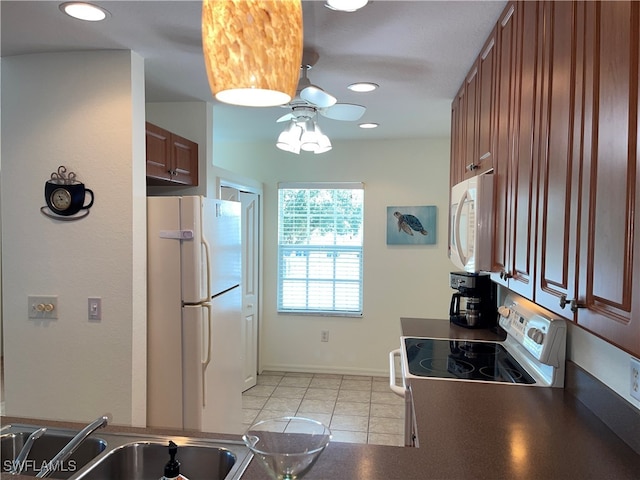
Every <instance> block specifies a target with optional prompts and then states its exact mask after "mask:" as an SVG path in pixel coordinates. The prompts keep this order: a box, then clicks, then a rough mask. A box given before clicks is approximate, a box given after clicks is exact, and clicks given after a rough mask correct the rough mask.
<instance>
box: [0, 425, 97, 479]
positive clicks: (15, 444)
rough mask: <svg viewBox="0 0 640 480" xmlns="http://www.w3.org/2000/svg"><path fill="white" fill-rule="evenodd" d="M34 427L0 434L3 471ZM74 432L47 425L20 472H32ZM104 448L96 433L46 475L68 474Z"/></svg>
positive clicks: (65, 475)
mask: <svg viewBox="0 0 640 480" xmlns="http://www.w3.org/2000/svg"><path fill="white" fill-rule="evenodd" d="M34 430H36V428H24V429H20V430H18V431H13V432H10V433H3V434H2V435H0V451H1V455H0V456H1V457H2V471H3V472H8V471H10V470H11V468H12V466H13V465H12V461H13V460H14V459H15V458H16V457H17V456H18V454H19V453H20V450H22V447H23V446H24V444H25V442H26V441H27V439H28V438H29V435H31V433H32V432H33V431H34ZM75 433H76V432H71V431H65V430H57V429H51V428H50V429H48V430H47V432H46V433H45V434H44V435H43V436H42V437H40V438H39V439H38V440H36V441H35V443H34V444H33V446H32V447H31V450H30V452H29V456H28V457H27V459H26V460H25V462H24V469H23V470H22V472H21V474H22V475H29V476H35V475H36V474H37V473H38V471H39V470H40V468H41V467H42V465H43V464H44V463H45V462H48V461H50V460H51V459H53V457H55V455H56V454H57V453H58V452H59V451H60V450H61V449H62V447H64V446H65V445H66V444H67V443H69V441H70V440H71V439H72V438H73V436H74V435H75ZM106 448H107V444H106V442H105V441H104V440H103V439H101V438H97V437H90V438H88V439H86V440H85V441H84V442H83V443H82V444H81V445H80V446H79V447H78V449H77V450H76V451H75V452H74V453H73V454H72V455H71V456H70V457H69V459H67V460H66V461H64V462H62V464H60V465H59V466H58V468H56V470H55V471H54V472H52V473H51V475H49V478H60V479H64V478H69V477H71V475H73V474H74V473H75V472H77V471H78V470H80V469H81V468H82V467H84V466H85V465H86V464H87V463H89V462H90V461H91V460H93V459H94V458H95V457H97V456H98V455H99V454H100V453H102V452H103V451H104V450H105V449H106Z"/></svg>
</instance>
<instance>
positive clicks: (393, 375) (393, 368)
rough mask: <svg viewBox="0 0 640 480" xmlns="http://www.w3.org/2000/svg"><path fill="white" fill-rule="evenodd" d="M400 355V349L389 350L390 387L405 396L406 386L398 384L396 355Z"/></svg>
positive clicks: (394, 391) (397, 393)
mask: <svg viewBox="0 0 640 480" xmlns="http://www.w3.org/2000/svg"><path fill="white" fill-rule="evenodd" d="M399 356H400V349H399V348H397V349H395V350H392V351H391V352H389V387H390V388H391V391H392V392H393V393H395V394H396V395H399V396H401V397H403V398H404V390H405V389H404V388H403V387H399V386H398V385H396V357H399Z"/></svg>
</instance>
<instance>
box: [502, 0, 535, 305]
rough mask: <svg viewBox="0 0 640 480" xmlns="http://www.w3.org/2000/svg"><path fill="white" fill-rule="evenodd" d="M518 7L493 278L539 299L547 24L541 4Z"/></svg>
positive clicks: (506, 72) (508, 33)
mask: <svg viewBox="0 0 640 480" xmlns="http://www.w3.org/2000/svg"><path fill="white" fill-rule="evenodd" d="M512 6H513V8H512V9H508V10H507V12H506V14H505V16H504V17H503V19H502V21H501V23H500V25H501V27H502V28H501V35H500V38H499V45H500V46H499V48H500V51H501V52H502V55H501V58H502V60H504V61H505V65H504V67H505V68H504V69H502V68H501V70H500V77H499V81H500V83H501V84H502V85H501V89H500V91H501V96H504V97H506V98H505V99H504V100H503V101H501V104H503V105H508V108H509V113H508V115H506V116H505V117H506V118H502V117H503V116H502V112H501V115H500V118H501V119H502V126H501V129H500V134H501V135H502V136H503V137H504V138H503V139H502V141H501V148H502V152H503V153H504V154H503V155H500V157H499V158H498V159H496V162H495V163H496V164H497V165H498V167H496V169H495V173H494V175H496V178H497V179H498V182H497V184H498V189H497V190H496V193H497V198H496V203H497V204H498V205H500V206H501V208H502V212H501V215H499V218H496V231H497V233H499V235H501V236H502V240H501V242H500V243H497V245H499V246H500V247H501V248H498V249H496V252H495V253H497V255H496V254H495V253H494V259H495V261H494V264H495V265H496V266H497V268H496V270H497V271H496V272H495V273H494V274H493V275H492V277H493V279H494V281H496V282H498V283H500V284H502V285H505V286H507V287H509V288H510V289H511V290H513V291H515V292H517V293H519V294H521V295H523V296H525V297H527V298H533V290H534V281H533V274H534V266H535V261H534V260H535V249H534V246H535V233H536V225H537V210H536V199H537V188H536V187H537V165H538V162H537V156H538V147H539V146H538V143H536V139H537V135H536V131H535V126H536V122H537V121H538V120H539V116H540V112H539V108H538V106H539V97H540V88H541V72H540V68H539V59H540V58H541V42H540V41H539V39H540V35H541V34H542V22H541V18H540V15H539V12H540V8H539V4H538V3H537V2H524V3H519V4H513V5H512ZM507 43H508V44H509V45H507ZM501 67H502V66H501ZM502 152H501V153H502ZM497 217H498V216H497Z"/></svg>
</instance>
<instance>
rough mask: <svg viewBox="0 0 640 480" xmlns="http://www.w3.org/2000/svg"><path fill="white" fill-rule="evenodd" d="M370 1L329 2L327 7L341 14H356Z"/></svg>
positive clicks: (336, 0)
mask: <svg viewBox="0 0 640 480" xmlns="http://www.w3.org/2000/svg"><path fill="white" fill-rule="evenodd" d="M367 3H369V0H327V3H325V4H324V5H325V7H327V8H330V9H331V10H338V11H340V12H355V11H356V10H359V9H361V8H362V7H364V6H365V5H366V4H367Z"/></svg>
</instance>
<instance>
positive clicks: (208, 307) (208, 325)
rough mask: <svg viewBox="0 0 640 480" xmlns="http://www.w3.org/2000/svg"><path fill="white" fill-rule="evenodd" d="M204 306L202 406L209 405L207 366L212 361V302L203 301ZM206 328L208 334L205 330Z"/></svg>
mask: <svg viewBox="0 0 640 480" xmlns="http://www.w3.org/2000/svg"><path fill="white" fill-rule="evenodd" d="M202 308H204V309H206V311H207V315H206V317H205V318H204V321H203V325H202V331H203V335H202V340H206V342H207V343H206V347H205V345H203V346H202V347H203V353H205V355H206V357H205V358H204V359H202V360H201V361H202V407H205V406H206V405H207V393H206V392H207V389H206V383H205V382H206V377H207V367H208V366H209V363H210V362H211V304H210V303H203V304H202ZM205 328H206V332H207V333H206V334H205V333H204V330H205Z"/></svg>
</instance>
